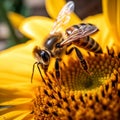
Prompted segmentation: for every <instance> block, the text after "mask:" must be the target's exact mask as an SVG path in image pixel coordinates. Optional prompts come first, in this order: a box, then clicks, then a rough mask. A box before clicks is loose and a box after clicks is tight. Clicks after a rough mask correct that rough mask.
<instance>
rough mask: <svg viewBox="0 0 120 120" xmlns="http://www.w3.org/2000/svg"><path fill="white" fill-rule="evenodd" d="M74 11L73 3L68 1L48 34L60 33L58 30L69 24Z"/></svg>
mask: <svg viewBox="0 0 120 120" xmlns="http://www.w3.org/2000/svg"><path fill="white" fill-rule="evenodd" d="M73 11H74V2H73V1H70V2H68V3H67V4H65V6H64V7H63V8H62V9H61V11H60V12H59V14H58V17H57V19H56V21H55V23H54V25H53V28H52V30H51V31H50V34H54V33H55V32H58V31H60V28H61V27H62V26H63V25H65V24H66V23H68V22H69V20H70V14H71V13H72V12H73Z"/></svg>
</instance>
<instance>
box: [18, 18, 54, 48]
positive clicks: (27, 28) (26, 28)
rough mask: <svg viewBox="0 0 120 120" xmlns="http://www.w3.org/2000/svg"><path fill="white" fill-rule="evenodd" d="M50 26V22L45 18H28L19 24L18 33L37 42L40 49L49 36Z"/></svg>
mask: <svg viewBox="0 0 120 120" xmlns="http://www.w3.org/2000/svg"><path fill="white" fill-rule="evenodd" d="M52 24H53V22H52V20H51V19H49V18H47V17H40V16H35V17H29V18H27V19H25V21H23V23H22V24H21V26H20V31H21V32H22V33H23V34H25V35H26V36H28V37H30V38H32V39H34V40H37V41H38V42H39V43H38V44H39V45H40V47H42V43H43V42H44V39H45V37H46V36H47V35H48V34H49V32H50V30H51V27H52Z"/></svg>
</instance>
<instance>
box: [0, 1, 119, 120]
mask: <svg viewBox="0 0 120 120" xmlns="http://www.w3.org/2000/svg"><path fill="white" fill-rule="evenodd" d="M58 4H59V6H58ZM64 4H65V1H64V0H61V1H60V2H59V1H57V0H54V1H53V0H47V1H46V8H47V10H48V13H49V14H50V15H51V17H52V18H53V19H55V18H56V16H57V13H58V11H59V10H60V9H61V8H62V6H63V5H64ZM119 5H120V4H119V0H113V1H108V0H106V1H104V0H103V14H98V15H95V16H90V17H88V18H86V19H85V20H84V21H82V22H89V23H93V24H95V25H96V26H97V27H98V28H99V30H100V31H99V32H98V33H97V34H95V35H94V36H93V37H94V39H95V40H96V41H97V42H98V43H99V44H100V46H101V47H102V49H103V54H102V55H96V54H91V53H87V52H86V51H83V50H82V53H83V55H84V58H85V59H86V61H87V63H88V65H89V71H90V72H91V73H92V74H91V75H89V74H87V73H86V72H85V71H84V70H83V69H82V68H81V65H80V63H79V61H78V59H76V58H75V55H74V53H73V54H72V55H71V56H68V58H67V57H64V59H63V61H62V63H61V79H60V80H59V81H58V80H56V78H55V76H54V69H53V67H52V66H53V65H52V64H51V65H50V70H49V73H48V74H47V76H46V75H45V76H44V80H45V81H42V79H41V76H40V75H39V71H38V70H36V71H35V74H34V78H33V81H32V84H31V81H30V77H31V71H32V66H33V63H34V62H35V60H34V58H33V56H32V51H33V48H34V46H35V45H36V44H41V43H42V42H43V40H44V39H45V37H46V36H47V35H48V33H49V31H50V29H51V27H52V24H53V20H52V19H49V18H46V17H37V16H36V17H30V18H27V19H25V20H24V21H23V23H22V25H21V27H20V30H21V32H22V33H24V34H25V35H26V36H28V37H30V38H31V40H30V41H28V42H27V43H25V44H20V45H17V46H15V47H12V48H10V49H7V50H4V51H3V52H1V53H0V67H1V69H0V108H1V109H0V115H1V116H0V119H1V120H13V119H15V120H21V119H23V120H30V119H36V120H42V119H46V120H49V119H50V120H57V119H58V120H86V119H91V120H93V119H94V120H95V119H97V120H101V119H106V120H111V119H114V120H118V119H119V118H120V83H119V82H120V79H119V78H120V53H119V44H118V42H119V41H118V40H119V38H120V36H119V27H120V24H119V21H120V20H119V19H120V18H119V16H120V15H119V13H120V7H119ZM111 7H112V10H111ZM80 22H81V20H80V19H78V17H77V16H76V15H75V14H72V15H71V21H70V24H69V25H68V26H70V25H72V24H77V23H80Z"/></svg>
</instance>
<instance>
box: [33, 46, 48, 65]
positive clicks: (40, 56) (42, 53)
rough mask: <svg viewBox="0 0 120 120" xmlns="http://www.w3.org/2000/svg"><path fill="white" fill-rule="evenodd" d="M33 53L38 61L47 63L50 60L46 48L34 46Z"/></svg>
mask: <svg viewBox="0 0 120 120" xmlns="http://www.w3.org/2000/svg"><path fill="white" fill-rule="evenodd" d="M33 54H34V56H35V58H36V59H37V60H38V62H39V63H41V64H44V65H48V64H49V62H50V55H49V53H48V51H47V50H44V49H40V48H39V47H38V46H36V47H35V48H34V50H33Z"/></svg>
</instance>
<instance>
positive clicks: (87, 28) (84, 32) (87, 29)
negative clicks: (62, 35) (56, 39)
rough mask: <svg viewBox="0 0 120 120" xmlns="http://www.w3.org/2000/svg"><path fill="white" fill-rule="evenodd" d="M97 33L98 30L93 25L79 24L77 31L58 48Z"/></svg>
mask: <svg viewBox="0 0 120 120" xmlns="http://www.w3.org/2000/svg"><path fill="white" fill-rule="evenodd" d="M97 31H98V28H97V27H96V26H95V25H93V24H80V25H79V29H77V30H75V31H74V32H73V33H71V34H70V35H69V36H68V37H67V38H66V39H65V40H63V41H62V42H61V43H60V46H64V45H68V44H70V43H72V42H74V41H76V40H78V39H81V38H84V37H87V36H89V35H91V34H93V33H95V32H97Z"/></svg>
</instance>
